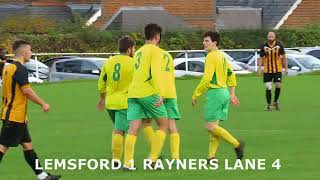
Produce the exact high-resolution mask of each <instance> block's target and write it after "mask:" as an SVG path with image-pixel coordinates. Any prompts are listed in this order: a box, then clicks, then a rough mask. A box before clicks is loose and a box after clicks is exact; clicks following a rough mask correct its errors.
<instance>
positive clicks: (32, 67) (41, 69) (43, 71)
mask: <svg viewBox="0 0 320 180" xmlns="http://www.w3.org/2000/svg"><path fill="white" fill-rule="evenodd" d="M24 65H25V67H26V68H27V69H28V73H29V74H33V75H34V77H37V73H36V71H37V65H38V73H39V78H40V79H47V78H48V75H49V67H48V66H47V65H45V64H43V63H42V62H40V61H36V60H34V59H30V60H29V62H27V63H25V64H24Z"/></svg>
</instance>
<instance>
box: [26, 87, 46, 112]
mask: <svg viewBox="0 0 320 180" xmlns="http://www.w3.org/2000/svg"><path fill="white" fill-rule="evenodd" d="M21 89H22V92H23V94H24V95H25V96H26V97H27V98H28V99H29V100H31V101H32V102H34V103H36V104H38V105H39V106H41V107H42V109H43V111H44V112H48V111H49V110H50V105H49V104H47V103H46V102H45V101H44V100H43V99H41V98H40V97H39V96H38V95H37V93H36V92H35V91H34V90H33V89H32V88H31V86H28V85H25V87H24V86H23V87H22V88H21Z"/></svg>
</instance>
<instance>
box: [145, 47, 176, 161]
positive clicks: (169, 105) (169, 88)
mask: <svg viewBox="0 0 320 180" xmlns="http://www.w3.org/2000/svg"><path fill="white" fill-rule="evenodd" d="M162 51H163V52H162V54H163V55H162V57H163V59H162V65H161V74H162V75H161V83H162V87H163V88H161V95H162V97H163V98H164V99H163V104H164V106H165V108H166V111H167V115H168V120H169V132H170V151H171V158H172V159H179V158H180V153H179V150H180V135H179V132H178V129H177V125H176V121H177V120H179V119H180V112H179V108H178V103H177V93H176V85H175V77H174V65H173V58H172V56H171V55H170V54H169V53H168V52H167V51H165V50H162ZM143 132H144V135H145V137H146V139H147V141H148V142H149V143H150V144H151V143H152V136H153V134H154V131H153V128H152V126H151V120H148V121H147V122H144V128H143Z"/></svg>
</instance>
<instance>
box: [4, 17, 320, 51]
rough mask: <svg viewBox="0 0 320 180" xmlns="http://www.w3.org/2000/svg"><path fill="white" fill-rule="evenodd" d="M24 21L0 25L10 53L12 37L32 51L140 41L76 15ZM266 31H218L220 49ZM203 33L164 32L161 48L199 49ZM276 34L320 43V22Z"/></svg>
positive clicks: (254, 40) (256, 40)
mask: <svg viewBox="0 0 320 180" xmlns="http://www.w3.org/2000/svg"><path fill="white" fill-rule="evenodd" d="M24 20H25V21H23V20H22V19H19V18H18V19H7V20H6V21H5V22H4V23H3V24H2V25H1V26H0V33H1V36H0V46H4V47H5V48H6V49H8V51H9V52H11V44H12V43H13V41H14V40H16V39H26V40H28V41H30V42H31V43H32V45H33V50H34V52H117V51H118V39H119V38H120V37H121V36H123V35H130V36H132V37H133V38H134V39H135V40H136V44H137V48H139V47H140V46H142V45H143V44H144V38H143V33H141V32H130V33H125V32H120V31H99V30H97V29H96V28H94V27H93V26H90V27H85V24H84V23H85V21H84V20H82V19H81V18H79V17H75V18H74V20H73V21H71V22H63V23H59V24H55V23H54V22H51V21H50V20H47V19H35V20H30V19H28V18H26V19H24ZM35 22H37V23H39V24H35ZM26 23H30V24H31V25H27V24H26ZM268 31H269V30H267V29H260V30H242V29H239V30H224V31H221V32H220V34H221V37H222V38H221V48H223V49H256V48H259V47H260V46H261V45H262V44H263V43H264V42H265V41H266V36H267V33H268ZM203 33H204V31H180V32H166V33H165V34H164V35H163V39H162V42H161V47H162V48H164V49H168V50H184V49H203V45H202V34H203ZM277 37H278V40H280V41H282V42H283V43H284V46H285V47H304V46H316V45H320V25H309V26H306V27H304V28H296V29H280V30H279V31H277Z"/></svg>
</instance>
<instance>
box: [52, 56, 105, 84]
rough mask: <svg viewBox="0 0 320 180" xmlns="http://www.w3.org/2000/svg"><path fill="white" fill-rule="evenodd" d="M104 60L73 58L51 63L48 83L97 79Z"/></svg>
mask: <svg viewBox="0 0 320 180" xmlns="http://www.w3.org/2000/svg"><path fill="white" fill-rule="evenodd" d="M105 61H106V59H105V58H80V57H79V58H73V59H66V60H60V61H56V62H54V63H53V65H52V67H51V70H50V72H49V82H56V81H65V80H76V79H98V78H99V74H100V70H101V68H102V66H103V64H104V63H105Z"/></svg>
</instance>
